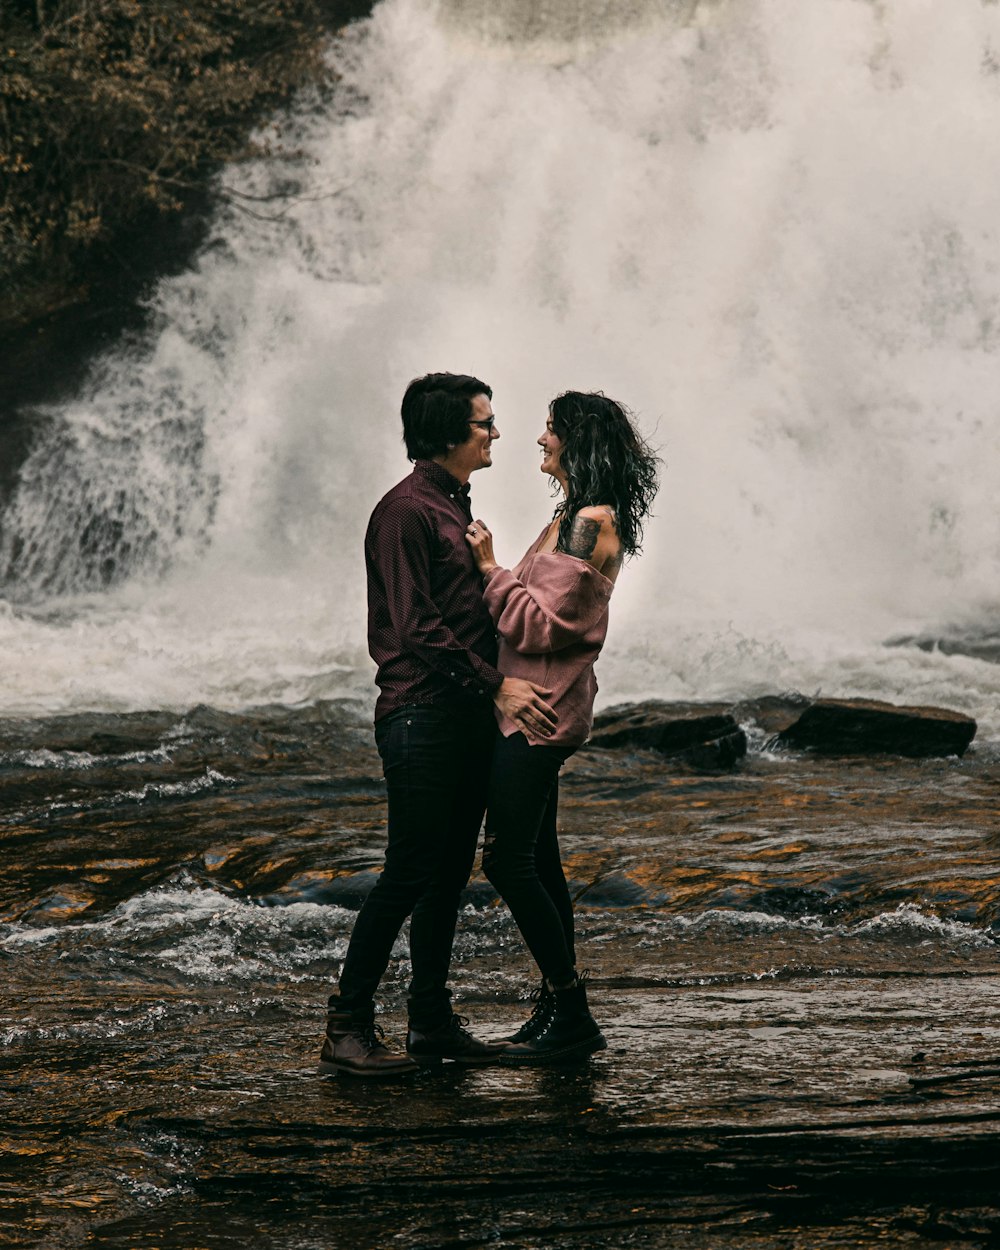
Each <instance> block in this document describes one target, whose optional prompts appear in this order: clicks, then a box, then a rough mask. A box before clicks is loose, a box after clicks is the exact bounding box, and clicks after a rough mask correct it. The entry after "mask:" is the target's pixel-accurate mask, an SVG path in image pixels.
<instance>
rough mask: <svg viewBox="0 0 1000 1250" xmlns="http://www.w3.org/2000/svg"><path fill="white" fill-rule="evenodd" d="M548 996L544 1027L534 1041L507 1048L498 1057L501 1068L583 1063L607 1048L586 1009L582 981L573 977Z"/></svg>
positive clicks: (585, 988) (584, 990)
mask: <svg viewBox="0 0 1000 1250" xmlns="http://www.w3.org/2000/svg"><path fill="white" fill-rule="evenodd" d="M550 988H551V987H550ZM552 995H553V998H554V999H555V1011H554V1012H553V1013H552V1015H551V1017H550V1019H549V1021H548V1023H547V1024H546V1026H545V1027H544V1028H543V1029H542V1031H541V1032H540V1033H539V1034H538V1035H537V1036H536V1037H533V1038H530V1039H529V1040H528V1041H525V1042H518V1043H517V1044H516V1045H512V1046H508V1047H507V1049H506V1050H505V1051H503V1052H502V1053H501V1055H500V1063H501V1064H502V1065H503V1066H505V1067H518V1066H520V1065H522V1064H530V1063H566V1062H569V1061H571V1060H574V1059H583V1058H585V1057H586V1056H587V1055H592V1054H593V1053H594V1051H596V1050H604V1048H605V1047H606V1046H607V1042H606V1041H605V1040H604V1035H603V1034H602V1033H601V1030H600V1029H599V1028H598V1027H597V1022H596V1020H595V1019H594V1017H593V1016H592V1015H591V1014H590V1009H589V1007H588V1006H587V987H586V984H585V983H584V979H583V977H577V978H576V980H575V981H574V982H573V984H572V985H569V986H567V987H566V988H565V989H553V990H552ZM529 1023H530V1022H529Z"/></svg>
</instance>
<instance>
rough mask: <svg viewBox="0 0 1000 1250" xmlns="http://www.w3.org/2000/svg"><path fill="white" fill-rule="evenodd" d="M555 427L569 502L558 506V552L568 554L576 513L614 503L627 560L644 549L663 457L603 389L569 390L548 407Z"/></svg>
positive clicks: (618, 531) (619, 535)
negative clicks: (644, 531) (646, 524)
mask: <svg viewBox="0 0 1000 1250" xmlns="http://www.w3.org/2000/svg"><path fill="white" fill-rule="evenodd" d="M549 415H550V416H551V418H552V429H553V431H554V432H555V433H556V434H558V436H559V438H560V439H562V451H561V452H560V454H559V467H560V468H561V469H562V470H563V472H564V473H565V474H566V478H567V490H566V498H565V500H564V501H563V502H562V503H561V504H560V505H559V506H558V507H557V508H556V516H558V517H559V518H560V521H559V537H558V539H557V540H556V550H557V551H568V550H569V540H570V533H571V531H572V528H573V522H574V520H575V519H576V514H577V512H578V511H579V510H580V509H581V508H586V507H588V506H600V505H602V504H605V505H609V506H610V507H611V508H612V509H613V510H614V514H615V529H616V531H617V533H618V537H619V539H620V540H621V544H622V551H623V553H624V554H625V555H626V556H634V555H635V554H636V553H637V552H638V551H640V550H641V549H642V523H643V521H644V520H645V519H646V517H647V516H648V515H649V511H650V508H651V507H652V505H653V499H654V498H655V496H656V491H657V488H658V485H659V480H658V478H659V474H658V469H659V465H660V460H659V457H658V456H657V455H656V454H655V452H654V451H653V449H652V448H651V447H650V446H649V444H648V443H647V442H646V441H645V439H644V438H643V437H642V435H641V434H640V433H639V431H638V430H637V429H636V427H635V421H634V419H633V418H632V415H631V413H630V412H629V410H628V409H627V408H626V407H625V405H624V404H619V403H618V402H617V401H615V400H613V399H608V397H607V396H606V395H604V394H602V392H601V391H592V392H589V393H588V392H583V391H566V392H565V394H563V395H558V396H557V397H556V398H555V399H554V400H553V401H552V403H551V404H549Z"/></svg>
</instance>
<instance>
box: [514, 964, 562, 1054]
mask: <svg viewBox="0 0 1000 1250" xmlns="http://www.w3.org/2000/svg"><path fill="white" fill-rule="evenodd" d="M531 998H532V1000H533V1002H534V1004H535V1005H534V1007H532V1009H531V1015H530V1016H529V1017H528V1018H527V1020H525V1022H524V1024H522V1025H521V1027H520V1028H519V1029H518V1030H517V1032H516V1033H512V1034H511V1036H510V1037H508V1038H507V1041H508V1042H510V1043H512V1044H513V1045H515V1046H517V1045H519V1044H520V1043H521V1042H533V1041H534V1040H535V1038H536V1037H537V1036H538V1035H539V1033H544V1032H545V1030H546V1029H547V1028H548V1027H549V1024H550V1023H551V1020H552V1017H553V1016H554V1015H555V1011H556V996H555V994H553V992H552V991H551V990H550V989H549V985H548V982H547V981H546V980H545V979H544V977H543V978H542V983H541V985H540V986H538V988H537V989H534V990H532V991H531Z"/></svg>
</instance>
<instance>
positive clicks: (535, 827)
mask: <svg viewBox="0 0 1000 1250" xmlns="http://www.w3.org/2000/svg"><path fill="white" fill-rule="evenodd" d="M574 750H575V748H574V747H559V746H545V745H541V744H540V745H538V746H531V745H530V744H529V742H528V740H527V738H526V737H525V736H524V734H522V733H515V734H511V736H510V737H509V738H505V737H504V736H503V735H502V734H500V735H498V737H497V742H496V746H495V747H494V750H493V771H492V773H491V776H490V790H489V798H488V800H487V805H486V842H485V845H484V847H483V871H484V872H485V873H486V876H487V877H488V878H489V880H490V882H491V883H492V885H493V886H494V887H495V888H496V889H497V891H498V892H499V894H500V896H501V898H502V899H503V901H504V902H505V903H506V904H507V906H508V907H509V908H510V910H511V914H512V915H513V917H514V920H515V921H516V922H517V927H518V928H519V929H520V930H521V936H522V937H523V938H524V941H525V944H526V945H527V947H528V950H530V951H531V953H532V955H533V956H534V959H535V962H536V963H537V964H538V966H539V968H540V969H541V972H542V975H543V976H544V977H545V978H546V980H548V981H549V982H550V983H551V984H553V985H559V986H562V985H568V984H569V983H570V982H571V981H572V980H573V977H574V976H575V964H576V957H575V950H574V944H573V903H572V900H571V899H570V896H569V890H568V888H567V886H566V878H565V876H564V875H563V869H562V861H561V859H560V856H559V839H558V836H557V833H556V815H557V812H558V805H559V770H560V768H562V766H563V764H564V763H565V762H566V760H567V759H569V757H570V756H571V755H572V754H573V751H574Z"/></svg>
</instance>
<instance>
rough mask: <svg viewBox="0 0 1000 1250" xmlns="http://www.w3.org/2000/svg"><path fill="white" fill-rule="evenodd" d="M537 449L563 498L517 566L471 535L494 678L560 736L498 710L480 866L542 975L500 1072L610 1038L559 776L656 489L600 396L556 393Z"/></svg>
mask: <svg viewBox="0 0 1000 1250" xmlns="http://www.w3.org/2000/svg"><path fill="white" fill-rule="evenodd" d="M538 444H539V446H540V447H541V449H542V465H541V468H542V472H543V473H548V474H549V475H550V476H551V477H552V478H553V480H554V484H556V485H557V486H558V488H560V489H561V491H562V496H563V497H562V500H561V501H560V503H559V505H558V507H557V508H556V510H555V515H554V516H553V519H552V521H551V523H550V524H549V525H547V526H546V527H545V529H544V530H543V531H542V533H541V534H540V535H539V537H538V539H537V540H536V541H535V542H534V543H533V544H532V546H531V547H530V548H529V549H528V551H527V553H526V554H525V556H524V558H523V559H522V560H521V562H520V564H518V565H517V566H516V567H515V568H513V569H505V568H502V567H500V565H498V564H497V562H496V559H495V557H494V554H493V538H492V535H491V534H490V531H489V529H488V528H487V526H486V525H485V524H484V523H483V522H482V521H479V520H477V521H473V522H472V524H471V525H470V526H469V528H468V531H467V533H466V540H467V542H468V543H469V545H470V547H471V548H472V550H473V554H474V556H475V559H476V564H477V565H478V567H479V570H480V572H481V573H482V574H483V580H484V586H485V590H484V593H485V597H486V604H487V607H488V608H489V610H490V613H491V615H492V617H493V620H494V622H495V624H496V627H497V631H498V633H499V635H500V659H499V668H500V671H501V672H502V673H503V674H504V676H505V677H522V678H525V679H527V680H528V681H532V682H535V683H536V685H538V686H539V687H542V693H543V696H544V698H545V699H546V700H547V701H548V702H549V703H550V704H551V705H552V707H553V709H554V710H555V712H556V713H557V715H558V718H559V719H558V723H557V725H556V727H555V729H554V730H547V729H546V728H544V727H541V726H540V727H539V730H538V732H537V733H525V732H523V731H521V730H519V729H518V727H517V726H516V725H515V724H514V723H513V722H512V721H510V720H509V719H508V718H506V717H504V716H503V715H501V714H500V713H498V720H499V726H500V736H499V738H498V741H497V746H496V751H495V754H494V759H493V772H492V777H491V781H490V793H489V800H488V806H487V814H486V842H485V847H484V850H483V870H484V871H485V873H486V876H487V877H488V878H489V880H490V881H491V883H492V884H493V885H494V886H495V887H496V889H497V890H498V891H499V893H500V895H501V897H502V898H503V900H504V902H506V904H507V905H508V907H509V908H510V910H511V913H512V915H513V917H514V919H515V921H516V922H517V926H518V928H519V929H520V931H521V936H522V937H523V938H524V941H525V944H526V945H527V947H528V949H529V950H530V951H531V954H532V955H533V956H534V959H535V961H536V963H537V964H538V966H539V968H540V970H541V973H542V984H541V987H540V988H539V989H538V990H536V991H535V994H534V997H535V998H536V1005H535V1009H534V1011H533V1012H532V1014H531V1017H530V1019H529V1020H527V1021H526V1022H525V1024H524V1025H523V1026H522V1027H521V1028H520V1029H519V1030H518V1032H517V1033H515V1034H514V1036H513V1037H512V1038H511V1039H510V1043H511V1044H510V1046H509V1047H508V1049H507V1050H505V1051H504V1052H503V1053H502V1054H501V1057H500V1062H501V1063H504V1064H524V1063H548V1062H553V1061H558V1060H563V1059H571V1058H576V1057H578V1056H582V1055H587V1054H590V1053H592V1052H593V1051H596V1050H601V1049H603V1048H604V1046H606V1044H607V1043H606V1042H605V1040H604V1038H603V1036H602V1035H601V1031H600V1029H599V1028H598V1026H597V1024H596V1022H595V1021H594V1019H593V1017H592V1016H591V1014H590V1011H589V1008H588V1006H587V991H586V987H585V985H584V983H583V979H582V978H581V977H580V976H578V975H577V971H576V958H575V951H574V941H573V904H572V901H571V899H570V896H569V890H568V889H567V886H566V878H565V876H564V875H563V870H562V863H561V861H560V858H559V842H558V838H557V834H556V811H557V803H558V786H559V770H560V768H561V767H562V765H563V764H564V763H565V762H566V760H567V759H568V758H569V757H570V756H571V755H572V754H573V752H574V751H575V750H576V749H577V747H579V746H581V745H582V744H583V743H584V742H586V740H587V738H588V736H589V734H590V727H591V723H592V721H593V709H594V697H595V695H596V693H597V682H596V680H595V679H594V661H595V660H596V659H597V656H598V654H599V653H600V650H601V646H602V644H603V642H604V638H605V635H606V633H607V626H608V602H609V600H610V598H611V592H612V589H613V588H614V584H615V580H616V579H617V577H618V574H619V571H620V570H621V566H622V563H623V561H624V560H625V558H626V557H628V556H631V555H635V554H636V553H637V552H638V551H639V550H640V548H641V543H642V524H643V521H644V519H645V517H646V516H647V515H648V513H649V509H650V506H651V504H652V502H653V497H654V495H655V494H656V487H657V465H658V460H657V458H656V456H655V455H654V454H653V453H652V451H651V450H650V449H649V447H648V446H647V445H646V444H645V442H644V441H643V439H642V438H641V437H640V435H639V434H638V433H637V431H636V429H635V427H634V426H633V424H632V421H631V420H630V417H629V414H628V412H627V411H626V410H625V408H624V407H623V406H622V405H621V404H618V403H616V402H615V401H614V400H612V399H608V398H607V397H606V396H604V395H602V394H600V393H597V394H583V393H581V392H579V391H567V392H566V393H565V394H564V395H560V396H559V397H558V398H557V399H554V400H553V401H552V404H551V405H550V407H549V416H548V420H547V422H546V425H545V433H544V434H542V436H541V438H539V440H538Z"/></svg>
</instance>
